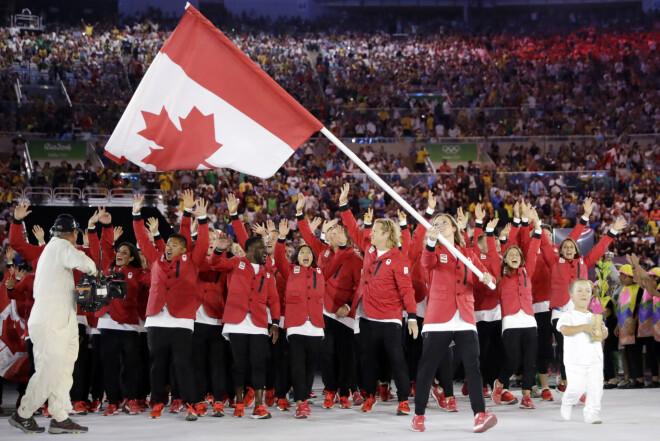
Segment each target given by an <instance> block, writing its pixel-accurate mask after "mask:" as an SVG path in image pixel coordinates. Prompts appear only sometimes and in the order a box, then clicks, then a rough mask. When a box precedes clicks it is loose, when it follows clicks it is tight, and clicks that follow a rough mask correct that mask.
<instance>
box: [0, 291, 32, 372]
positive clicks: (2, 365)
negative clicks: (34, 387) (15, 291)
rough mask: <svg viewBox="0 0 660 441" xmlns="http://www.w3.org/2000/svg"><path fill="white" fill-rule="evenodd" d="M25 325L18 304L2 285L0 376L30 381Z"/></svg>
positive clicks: (0, 305) (0, 299)
mask: <svg viewBox="0 0 660 441" xmlns="http://www.w3.org/2000/svg"><path fill="white" fill-rule="evenodd" d="M25 326H27V323H23V322H22V321H21V319H20V317H19V315H18V312H17V311H16V304H15V302H13V301H12V300H11V299H10V298H9V297H8V296H7V288H6V287H5V284H4V283H3V284H2V286H1V287H0V377H3V378H5V379H6V380H8V381H17V382H25V381H28V371H29V364H28V357H27V352H26V349H25V340H24V338H23V335H24V334H25V328H24V327H25Z"/></svg>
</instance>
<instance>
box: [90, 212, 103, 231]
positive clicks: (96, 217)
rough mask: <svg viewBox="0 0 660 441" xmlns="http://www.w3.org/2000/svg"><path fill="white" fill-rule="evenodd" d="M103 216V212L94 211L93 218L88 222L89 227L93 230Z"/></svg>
mask: <svg viewBox="0 0 660 441" xmlns="http://www.w3.org/2000/svg"><path fill="white" fill-rule="evenodd" d="M100 216H101V212H100V211H99V210H96V211H94V214H93V215H92V217H90V218H89V220H88V221H87V226H88V227H90V228H92V227H93V226H94V225H96V223H97V222H98V221H99V217H100Z"/></svg>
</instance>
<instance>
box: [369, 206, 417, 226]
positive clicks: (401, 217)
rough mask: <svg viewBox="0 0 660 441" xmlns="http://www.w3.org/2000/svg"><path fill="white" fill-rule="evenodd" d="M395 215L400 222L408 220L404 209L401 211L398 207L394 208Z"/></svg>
mask: <svg viewBox="0 0 660 441" xmlns="http://www.w3.org/2000/svg"><path fill="white" fill-rule="evenodd" d="M372 211H373V210H372ZM396 215H397V217H398V218H399V223H400V224H402V223H404V222H406V221H407V220H408V217H407V216H406V212H405V211H401V210H399V209H397V210H396Z"/></svg>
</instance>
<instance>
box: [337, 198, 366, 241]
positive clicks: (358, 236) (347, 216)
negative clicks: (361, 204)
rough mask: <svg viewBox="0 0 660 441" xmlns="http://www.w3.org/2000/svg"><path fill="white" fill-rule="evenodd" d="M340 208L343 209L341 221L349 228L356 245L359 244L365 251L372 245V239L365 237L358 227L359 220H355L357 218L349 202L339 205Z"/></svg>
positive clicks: (349, 233)
mask: <svg viewBox="0 0 660 441" xmlns="http://www.w3.org/2000/svg"><path fill="white" fill-rule="evenodd" d="M339 210H340V211H341V221H342V222H343V223H344V226H345V227H346V229H347V230H348V235H349V236H351V239H353V243H354V244H355V246H357V247H358V248H359V249H360V251H362V252H364V250H365V249H367V248H369V247H370V246H371V240H370V239H369V238H366V237H364V234H363V233H362V231H360V227H358V224H357V222H355V218H354V217H353V213H351V210H349V206H348V204H346V205H342V206H341V207H339Z"/></svg>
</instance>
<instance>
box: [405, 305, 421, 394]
mask: <svg viewBox="0 0 660 441" xmlns="http://www.w3.org/2000/svg"><path fill="white" fill-rule="evenodd" d="M422 326H424V317H417V329H422ZM403 341H404V342H405V347H404V349H405V351H406V363H407V364H408V372H410V380H411V381H416V380H417V367H418V366H419V359H420V358H422V339H421V338H419V336H418V337H417V338H413V337H412V335H410V333H409V332H408V328H406V327H404V328H403Z"/></svg>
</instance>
